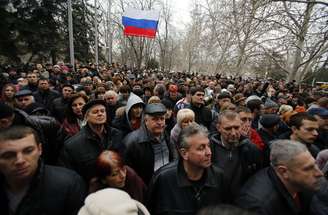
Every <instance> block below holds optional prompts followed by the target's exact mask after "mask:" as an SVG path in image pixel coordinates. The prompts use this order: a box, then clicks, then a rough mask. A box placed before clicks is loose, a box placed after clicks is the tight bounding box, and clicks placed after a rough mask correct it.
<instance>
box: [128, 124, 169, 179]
mask: <svg viewBox="0 0 328 215" xmlns="http://www.w3.org/2000/svg"><path fill="white" fill-rule="evenodd" d="M164 138H165V142H166V144H167V147H168V149H169V161H172V160H173V150H174V149H173V148H172V145H171V144H170V138H169V136H168V135H167V134H166V133H165V132H164ZM123 143H124V145H125V147H126V149H125V154H124V160H125V163H126V165H128V166H130V167H131V168H132V169H134V170H135V171H136V173H137V174H138V175H139V176H140V177H141V178H142V180H143V181H144V182H145V184H146V185H148V183H149V181H150V179H151V177H152V176H153V174H154V160H155V155H154V151H153V147H152V144H157V143H158V142H157V140H155V139H154V138H152V136H151V135H150V134H149V132H148V130H147V129H146V127H145V125H142V126H141V127H140V128H139V129H137V130H135V131H133V132H131V133H129V134H128V135H127V136H126V137H125V138H124V140H123Z"/></svg>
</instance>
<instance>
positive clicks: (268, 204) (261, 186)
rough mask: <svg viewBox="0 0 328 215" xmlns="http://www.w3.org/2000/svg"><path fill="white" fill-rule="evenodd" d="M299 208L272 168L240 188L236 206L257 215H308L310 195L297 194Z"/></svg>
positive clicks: (263, 171)
mask: <svg viewBox="0 0 328 215" xmlns="http://www.w3.org/2000/svg"><path fill="white" fill-rule="evenodd" d="M298 197H299V202H300V206H301V208H299V207H298V206H297V203H296V201H294V199H293V197H292V196H291V195H290V194H289V192H288V191H287V189H286V188H285V186H284V185H283V183H282V182H281V180H280V179H279V177H278V176H277V174H276V173H275V171H274V169H273V168H272V167H268V168H265V169H263V170H261V171H260V172H258V173H257V174H256V175H254V176H253V177H252V178H250V180H249V181H248V182H247V183H246V184H245V185H244V187H243V188H242V190H241V192H240V194H239V196H238V198H237V199H236V201H235V202H236V204H237V205H238V206H239V207H241V208H245V209H249V210H252V211H255V212H257V213H258V214H259V215H277V214H279V215H305V214H306V215H308V214H310V213H309V209H310V203H311V200H312V193H305V192H304V193H299V195H298Z"/></svg>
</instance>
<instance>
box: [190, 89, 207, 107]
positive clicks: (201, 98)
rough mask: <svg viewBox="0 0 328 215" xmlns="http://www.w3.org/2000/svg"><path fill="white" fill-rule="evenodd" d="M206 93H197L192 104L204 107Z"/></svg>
mask: <svg viewBox="0 0 328 215" xmlns="http://www.w3.org/2000/svg"><path fill="white" fill-rule="evenodd" d="M204 96H205V94H204V92H200V91H198V92H196V93H195V94H194V95H193V96H192V97H191V100H192V103H194V104H196V105H202V104H204Z"/></svg>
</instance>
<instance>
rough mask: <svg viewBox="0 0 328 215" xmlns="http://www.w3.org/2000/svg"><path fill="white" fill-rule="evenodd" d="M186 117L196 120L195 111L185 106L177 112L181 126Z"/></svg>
mask: <svg viewBox="0 0 328 215" xmlns="http://www.w3.org/2000/svg"><path fill="white" fill-rule="evenodd" d="M186 118H192V119H193V120H195V113H194V111H192V110H191V109H188V108H184V109H181V110H179V111H178V113H177V123H178V125H180V126H181V122H182V121H183V120H184V119H186Z"/></svg>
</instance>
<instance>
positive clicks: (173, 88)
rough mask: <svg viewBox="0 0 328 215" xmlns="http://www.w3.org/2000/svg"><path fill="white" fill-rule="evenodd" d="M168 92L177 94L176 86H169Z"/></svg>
mask: <svg viewBox="0 0 328 215" xmlns="http://www.w3.org/2000/svg"><path fill="white" fill-rule="evenodd" d="M169 91H170V92H172V93H176V92H178V86H177V85H175V84H171V85H170V86H169Z"/></svg>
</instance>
